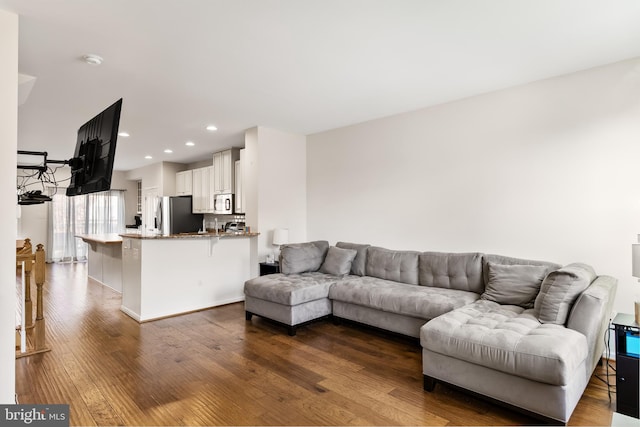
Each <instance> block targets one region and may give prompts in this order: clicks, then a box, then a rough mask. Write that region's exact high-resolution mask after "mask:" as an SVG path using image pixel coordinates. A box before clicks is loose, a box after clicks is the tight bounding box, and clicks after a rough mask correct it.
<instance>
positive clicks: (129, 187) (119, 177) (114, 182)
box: [111, 171, 138, 225]
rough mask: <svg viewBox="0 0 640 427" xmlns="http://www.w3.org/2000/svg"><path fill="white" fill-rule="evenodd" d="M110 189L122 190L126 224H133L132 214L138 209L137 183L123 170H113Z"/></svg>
mask: <svg viewBox="0 0 640 427" xmlns="http://www.w3.org/2000/svg"><path fill="white" fill-rule="evenodd" d="M111 189H112V190H124V191H125V193H124V205H125V212H124V219H125V225H126V224H134V219H133V217H134V215H136V213H137V210H138V184H137V181H132V180H130V179H129V177H128V174H127V173H126V172H123V171H113V175H112V177H111Z"/></svg>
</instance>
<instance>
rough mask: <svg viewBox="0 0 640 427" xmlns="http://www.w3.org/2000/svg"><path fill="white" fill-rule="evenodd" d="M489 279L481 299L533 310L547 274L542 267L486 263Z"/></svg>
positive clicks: (545, 267) (545, 268)
mask: <svg viewBox="0 0 640 427" xmlns="http://www.w3.org/2000/svg"><path fill="white" fill-rule="evenodd" d="M487 267H488V272H487V273H488V274H487V278H488V279H489V281H488V283H487V285H486V287H485V291H484V293H483V294H482V295H481V296H480V298H481V299H484V300H489V301H494V302H497V303H499V304H507V305H518V306H520V307H524V308H533V303H534V301H535V299H536V296H537V295H538V292H539V291H540V285H541V284H542V281H543V280H544V277H545V275H546V274H547V266H544V265H502V264H494V263H493V262H488V263H487Z"/></svg>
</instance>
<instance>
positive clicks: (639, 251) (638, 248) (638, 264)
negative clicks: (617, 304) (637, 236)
mask: <svg viewBox="0 0 640 427" xmlns="http://www.w3.org/2000/svg"><path fill="white" fill-rule="evenodd" d="M631 253H632V258H631V270H632V271H631V274H632V275H633V277H638V278H640V243H635V244H632V245H631ZM638 281H640V280H638ZM635 306H636V323H637V324H639V325H640V297H637V298H636V301H635Z"/></svg>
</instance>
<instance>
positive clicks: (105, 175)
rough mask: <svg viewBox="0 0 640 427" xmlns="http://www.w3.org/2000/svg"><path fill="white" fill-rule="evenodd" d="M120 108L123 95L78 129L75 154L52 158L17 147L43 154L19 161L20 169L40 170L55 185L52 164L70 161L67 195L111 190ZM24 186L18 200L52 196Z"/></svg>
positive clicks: (40, 200)
mask: <svg viewBox="0 0 640 427" xmlns="http://www.w3.org/2000/svg"><path fill="white" fill-rule="evenodd" d="M121 111H122V98H120V99H119V100H117V101H116V102H115V103H113V104H112V105H110V106H109V107H107V108H106V109H105V110H104V111H102V112H101V113H100V114H98V115H97V116H95V117H94V118H92V119H91V120H89V121H88V122H87V123H85V124H84V125H82V126H81V127H80V129H78V139H77V141H76V148H75V152H74V156H73V158H71V159H69V160H49V159H47V156H48V153H47V152H46V151H25V150H18V154H19V155H28V156H42V157H43V162H42V164H39V165H21V164H18V169H23V170H34V171H38V179H39V180H40V181H41V182H42V183H43V184H44V183H45V182H48V183H54V185H55V179H52V178H51V177H52V176H53V172H51V170H50V168H49V164H56V165H69V166H70V167H71V181H70V184H69V187H67V192H66V194H67V196H77V195H79V194H88V193H95V192H98V191H107V190H110V189H111V176H112V174H113V162H114V160H115V156H116V142H117V139H118V127H119V125H120V112H121ZM24 187H26V186H25V185H23V186H22V191H20V194H19V195H18V202H19V203H20V204H21V205H32V204H39V203H44V202H46V201H50V200H51V198H50V197H48V196H44V195H42V193H41V192H40V191H37V192H35V191H31V192H24ZM18 190H21V188H19V189H18ZM36 193H37V194H36Z"/></svg>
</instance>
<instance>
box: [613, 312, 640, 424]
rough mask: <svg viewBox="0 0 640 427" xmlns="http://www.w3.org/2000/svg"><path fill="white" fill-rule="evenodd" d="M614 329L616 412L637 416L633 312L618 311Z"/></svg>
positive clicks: (638, 363)
mask: <svg viewBox="0 0 640 427" xmlns="http://www.w3.org/2000/svg"><path fill="white" fill-rule="evenodd" d="M613 326H614V327H615V329H616V412H619V413H621V414H624V415H628V416H630V417H635V418H639V416H638V395H639V393H638V367H639V366H640V355H639V354H638V353H639V350H638V339H639V337H638V332H639V331H640V325H638V324H637V323H636V321H635V317H634V315H633V314H624V313H619V314H618V315H617V316H616V317H615V319H613Z"/></svg>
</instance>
